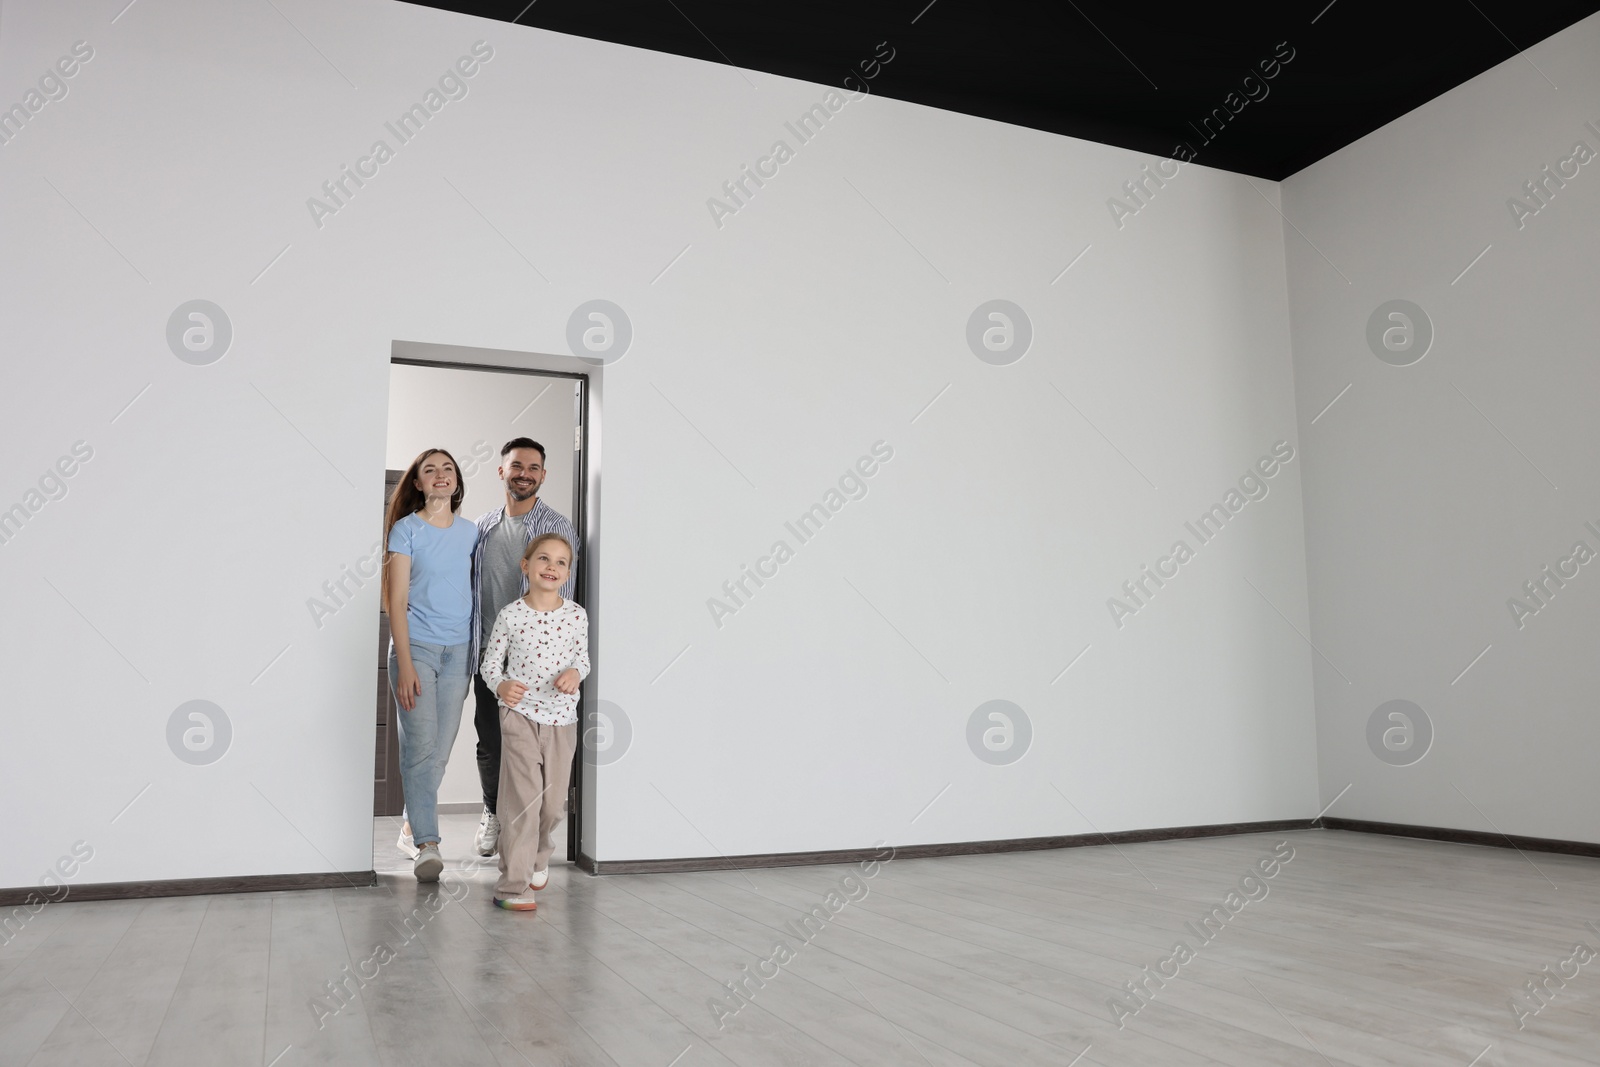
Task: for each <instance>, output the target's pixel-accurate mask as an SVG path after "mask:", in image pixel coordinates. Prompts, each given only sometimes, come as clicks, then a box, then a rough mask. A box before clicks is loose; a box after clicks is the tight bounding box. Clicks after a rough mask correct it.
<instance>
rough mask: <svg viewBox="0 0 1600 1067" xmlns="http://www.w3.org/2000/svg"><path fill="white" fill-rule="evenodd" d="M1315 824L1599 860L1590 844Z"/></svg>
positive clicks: (1380, 825) (1359, 823) (1597, 848)
mask: <svg viewBox="0 0 1600 1067" xmlns="http://www.w3.org/2000/svg"><path fill="white" fill-rule="evenodd" d="M1317 821H1318V822H1319V823H1320V824H1321V825H1322V826H1323V827H1324V828H1325V829H1328V830H1350V831H1353V832H1355V833H1360V834H1387V835H1389V836H1391V837H1416V838H1421V839H1422V840H1424V841H1450V842H1453V843H1455V844H1458V845H1487V846H1488V847H1489V848H1514V849H1517V850H1518V851H1520V852H1556V853H1560V854H1561V855H1565V856H1590V857H1595V858H1600V844H1596V843H1595V842H1592V841H1563V840H1561V839H1559V838H1554V837H1518V836H1517V835H1515V834H1511V835H1507V834H1501V833H1490V832H1488V831H1485V830H1451V829H1447V828H1445V827H1440V826H1408V825H1406V824H1405V823H1394V822H1370V821H1368V820H1366V819H1337V818H1328V817H1327V816H1324V817H1323V818H1321V819H1319V820H1317Z"/></svg>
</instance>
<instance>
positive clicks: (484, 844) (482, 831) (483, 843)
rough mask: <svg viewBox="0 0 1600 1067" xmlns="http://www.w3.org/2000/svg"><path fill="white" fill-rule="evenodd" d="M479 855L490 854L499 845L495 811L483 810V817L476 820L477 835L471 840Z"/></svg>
mask: <svg viewBox="0 0 1600 1067" xmlns="http://www.w3.org/2000/svg"><path fill="white" fill-rule="evenodd" d="M473 844H474V845H475V846H476V847H477V849H478V855H480V856H492V855H494V851H495V849H496V848H498V847H499V846H500V820H499V818H497V817H496V816H495V813H494V812H492V811H489V810H487V809H485V810H484V813H483V818H482V819H480V820H478V836H477V837H476V838H475V839H474V840H473Z"/></svg>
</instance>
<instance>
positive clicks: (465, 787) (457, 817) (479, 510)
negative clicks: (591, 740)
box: [373, 342, 599, 869]
mask: <svg viewBox="0 0 1600 1067" xmlns="http://www.w3.org/2000/svg"><path fill="white" fill-rule="evenodd" d="M434 356H438V357H442V358H430V357H434ZM462 356H466V357H467V358H466V359H463V358H461V357H462ZM526 362H543V363H550V362H565V363H567V364H576V365H577V366H576V367H562V368H560V369H554V368H550V369H546V368H542V367H530V366H519V365H518V364H519V363H526ZM590 366H591V365H590V364H588V363H586V362H585V361H580V360H577V359H567V360H562V358H561V357H536V356H531V355H529V354H524V353H502V352H485V351H484V350H473V349H458V348H446V347H445V346H432V345H411V344H406V343H402V342H396V343H395V345H394V351H393V353H392V355H391V360H390V368H389V371H390V374H389V422H388V431H387V440H386V442H385V466H386V468H388V474H387V477H386V485H385V504H386V505H387V501H388V498H389V496H390V495H391V494H392V492H393V490H394V486H395V485H396V484H397V483H398V480H399V478H400V477H401V475H402V473H403V471H404V469H405V468H406V467H407V466H409V464H410V462H411V460H412V459H413V458H414V457H415V456H416V455H417V453H418V452H421V451H422V450H423V449H425V448H436V447H442V448H446V449H448V450H449V451H450V452H451V453H452V454H453V455H454V456H455V458H456V462H457V464H458V465H459V467H460V473H461V477H462V483H463V485H464V486H465V494H464V497H463V500H462V505H461V510H460V512H459V514H460V515H461V516H462V517H463V518H466V519H468V520H471V521H476V520H477V519H478V517H479V516H481V515H483V514H484V513H486V512H488V511H491V510H493V509H495V508H497V507H501V506H503V505H504V504H505V492H504V486H503V484H502V483H501V482H500V480H499V477H498V475H497V469H498V467H499V464H500V449H501V447H502V446H503V445H504V444H505V443H506V442H508V441H510V440H511V439H513V438H518V437H527V438H532V439H533V440H535V441H537V442H538V443H539V444H540V445H541V446H542V447H543V448H544V450H545V470H546V477H545V481H544V484H543V485H542V486H541V487H540V490H539V499H540V500H542V501H543V502H544V503H545V504H546V505H547V506H549V507H551V508H554V509H555V510H556V511H558V512H560V513H561V514H563V515H564V516H566V517H567V518H568V519H569V521H571V523H572V525H573V529H574V531H575V532H576V535H577V541H578V546H577V547H578V559H577V566H576V568H575V574H574V583H573V584H574V593H573V599H574V600H575V601H577V603H578V604H580V605H582V606H583V607H584V608H585V610H586V611H588V612H589V615H590V660H591V666H592V669H591V672H590V676H589V678H588V679H586V680H585V681H584V682H583V684H582V686H581V687H580V690H579V703H578V715H579V721H580V722H583V721H584V717H585V715H586V714H587V712H588V709H590V708H591V707H593V701H594V692H595V689H596V674H597V672H598V663H597V662H596V655H595V647H594V646H595V635H594V630H595V623H594V608H593V606H592V602H593V596H592V589H593V588H594V584H595V583H594V574H595V569H596V568H595V562H596V558H595V550H596V547H597V545H596V542H597V537H596V536H595V529H594V528H595V526H596V525H597V507H596V505H597V500H596V499H594V498H595V497H596V496H597V494H596V493H592V492H591V491H590V488H589V487H590V483H591V479H593V478H595V476H596V474H597V471H595V470H594V469H592V468H591V466H590V463H589V457H590V455H591V454H593V451H594V447H595V438H597V436H598V435H597V433H596V432H595V431H596V428H595V427H594V426H593V425H592V421H591V419H590V417H589V413H590V409H591V405H593V406H594V407H596V408H597V407H598V405H597V403H596V401H597V397H595V395H594V394H595V393H596V392H597V388H596V386H597V384H598V383H597V381H595V380H594V379H597V378H598V371H599V368H598V366H595V367H593V369H592V370H591V369H590ZM578 368H582V369H578ZM380 518H381V516H380ZM379 630H380V635H379V639H380V651H379V657H380V669H379V677H378V679H377V692H378V729H377V731H376V746H377V748H376V751H375V753H374V756H375V759H374V768H375V771H374V791H373V798H374V799H373V815H374V818H375V829H374V848H375V851H376V850H380V849H381V850H385V851H394V845H393V843H392V834H390V835H388V837H387V839H386V834H387V827H388V826H393V825H396V824H397V823H398V821H399V820H398V818H396V817H397V816H398V815H399V813H400V811H401V810H402V807H403V804H404V794H403V790H402V788H401V786H400V781H399V737H398V733H397V730H396V726H395V716H396V711H395V707H394V698H393V696H392V694H391V692H390V690H389V679H388V671H387V655H388V646H389V631H388V618H387V616H386V615H382V614H381V612H380V625H379ZM475 704H476V702H475V699H474V697H473V695H472V693H471V692H470V691H469V693H468V696H467V700H466V703H465V706H464V707H463V709H462V718H461V727H460V730H459V732H458V733H457V736H456V743H455V745H454V747H453V748H452V751H451V755H450V759H449V762H448V764H447V765H446V769H445V777H444V781H443V782H442V783H441V784H440V788H439V813H440V817H441V827H443V826H444V823H445V821H446V819H449V820H450V822H451V829H450V830H446V837H447V840H448V838H449V837H450V836H452V833H454V836H457V837H458V838H459V836H460V835H461V834H462V833H464V832H466V831H464V830H463V829H462V828H463V827H466V826H468V825H470V826H471V827H473V828H475V827H476V824H477V820H478V815H479V813H480V812H481V809H482V790H481V786H480V784H479V778H478V768H477V760H476V748H477V731H476V727H475V725H474V712H475ZM581 757H582V753H581V746H580V752H579V753H578V754H577V755H576V756H575V758H574V766H573V772H572V784H571V787H570V789H569V791H568V797H567V826H566V837H567V848H566V853H567V857H566V858H567V859H569V860H575V861H581V860H582V859H584V858H586V857H584V856H583V851H584V850H583V842H584V837H585V835H584V820H583V815H584V811H585V804H584V802H583V797H584V795H585V791H586V790H585V782H584V779H583V772H584V769H585V768H584V764H583V760H582V758H581ZM590 788H591V789H592V786H591V787H590ZM462 816H469V818H466V819H463V818H462ZM386 817H387V818H386ZM558 832H559V831H558ZM459 844H460V842H459V840H458V842H457V845H458V846H459ZM466 845H467V846H468V848H469V850H470V841H468V842H466ZM452 851H455V850H454V849H447V850H446V852H447V855H446V858H447V861H448V860H449V853H450V852H452ZM396 855H398V853H396ZM473 855H475V853H473ZM380 869H381V867H380Z"/></svg>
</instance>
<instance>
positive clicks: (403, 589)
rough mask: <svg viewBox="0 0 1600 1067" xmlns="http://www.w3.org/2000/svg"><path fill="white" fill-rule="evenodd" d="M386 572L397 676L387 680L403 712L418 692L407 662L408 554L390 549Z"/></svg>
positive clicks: (414, 701) (411, 666)
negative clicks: (398, 675)
mask: <svg viewBox="0 0 1600 1067" xmlns="http://www.w3.org/2000/svg"><path fill="white" fill-rule="evenodd" d="M383 567H384V572H385V573H386V575H387V586H386V589H385V591H386V592H387V594H388V597H389V603H388V607H389V636H390V637H391V638H393V640H394V657H395V666H396V667H397V668H398V670H399V674H400V677H398V678H394V679H391V680H390V681H391V684H392V685H393V686H394V693H395V698H396V699H397V700H399V701H400V706H401V707H402V708H404V709H405V710H407V711H410V710H411V709H412V708H414V707H416V704H417V697H418V695H420V694H421V692H422V683H421V682H420V681H418V680H417V668H416V666H415V665H414V664H413V663H412V662H411V620H410V619H409V618H407V616H406V607H407V605H409V604H410V602H411V599H410V598H411V557H410V556H407V555H405V554H404V553H400V552H390V553H389V554H388V557H387V558H386V559H385V560H384V564H383Z"/></svg>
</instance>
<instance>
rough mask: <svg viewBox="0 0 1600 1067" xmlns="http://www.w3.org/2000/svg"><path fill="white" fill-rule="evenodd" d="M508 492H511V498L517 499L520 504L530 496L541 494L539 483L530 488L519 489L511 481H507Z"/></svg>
mask: <svg viewBox="0 0 1600 1067" xmlns="http://www.w3.org/2000/svg"><path fill="white" fill-rule="evenodd" d="M506 492H508V493H510V494H511V499H512V500H515V501H516V502H517V503H519V504H520V503H522V501H524V500H527V499H529V498H530V497H535V496H538V495H539V486H538V485H537V484H535V485H533V486H531V487H530V488H528V489H525V490H523V489H518V488H517V487H516V486H515V485H514V484H512V483H511V482H507V483H506Z"/></svg>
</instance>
